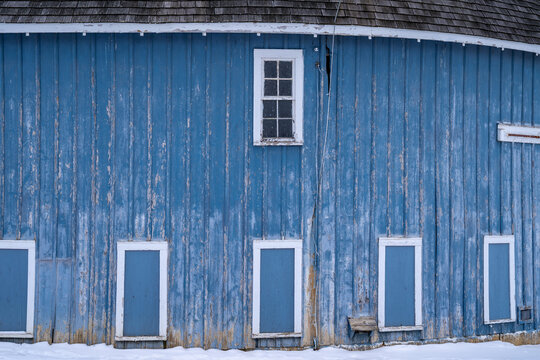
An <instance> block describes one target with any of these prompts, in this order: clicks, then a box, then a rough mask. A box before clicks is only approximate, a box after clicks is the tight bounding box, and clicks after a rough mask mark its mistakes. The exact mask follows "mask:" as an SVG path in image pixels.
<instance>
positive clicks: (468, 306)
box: [463, 46, 496, 336]
mask: <svg viewBox="0 0 540 360" xmlns="http://www.w3.org/2000/svg"><path fill="white" fill-rule="evenodd" d="M477 69H478V48H477V47H476V46H467V47H466V48H465V60H464V80H463V82H464V86H463V89H464V90H463V165H464V168H463V191H464V192H465V194H466V195H465V197H464V217H465V222H464V237H465V239H464V241H465V245H464V246H465V255H464V268H463V273H464V274H465V276H464V283H463V287H464V294H463V295H464V299H463V300H464V301H463V323H464V329H463V335H464V336H471V335H475V333H476V328H477V317H478V316H479V315H478V314H480V313H481V310H482V309H479V308H478V301H480V299H481V298H482V293H479V292H478V291H479V288H478V287H477V286H478V285H479V284H480V282H479V281H480V280H479V279H480V278H481V276H482V275H481V273H479V269H481V268H480V267H479V264H480V262H479V260H478V257H479V256H480V254H479V253H480V252H481V251H482V245H481V244H482V242H481V238H480V236H478V235H477V222H478V219H477V211H476V210H477V206H476V199H477V196H476V166H477V161H476V157H477V151H476V141H477V140H476V139H477V135H476V127H477V116H476V94H477V90H476V87H477V81H478V73H477ZM495 139H496V138H495ZM478 311H479V312H478Z"/></svg>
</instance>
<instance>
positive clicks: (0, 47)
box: [0, 36, 6, 239]
mask: <svg viewBox="0 0 540 360" xmlns="http://www.w3.org/2000/svg"><path fill="white" fill-rule="evenodd" d="M0 81H1V82H2V84H4V81H5V77H4V36H1V37H0ZM5 102H6V100H5V94H4V87H3V86H0V105H1V106H2V111H0V175H2V176H0V205H2V209H0V236H1V237H2V239H3V238H4V207H5V206H4V205H5V196H4V192H5V187H4V186H5V183H6V182H5V177H6V176H5V162H4V156H5V153H6V151H5V148H6V146H5V145H6V141H5V124H6V122H5V118H6V117H5V113H4V110H3V109H4V106H5Z"/></svg>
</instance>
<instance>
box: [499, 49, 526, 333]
mask: <svg viewBox="0 0 540 360" xmlns="http://www.w3.org/2000/svg"><path fill="white" fill-rule="evenodd" d="M512 58H513V59H512V87H511V90H512V105H513V106H512V111H511V116H512V123H513V124H521V123H522V120H523V117H522V116H523V113H522V111H523V110H522V107H523V53H522V52H520V51H512ZM523 150H524V144H521V143H512V165H511V173H512V189H511V194H512V230H513V234H514V237H515V239H516V241H515V272H516V284H515V285H516V294H515V296H516V305H517V306H522V305H523V252H522V251H523V247H522V243H523V215H524V214H523V208H522V206H523V203H522V197H523V175H524V174H523V172H522V161H523ZM503 328H504V330H506V331H511V330H516V329H517V330H523V326H522V325H516V324H511V325H510V324H508V325H503Z"/></svg>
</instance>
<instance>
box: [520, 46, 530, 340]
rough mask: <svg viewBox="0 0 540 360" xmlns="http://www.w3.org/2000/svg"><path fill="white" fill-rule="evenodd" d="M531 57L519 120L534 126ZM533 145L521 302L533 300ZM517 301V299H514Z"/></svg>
mask: <svg viewBox="0 0 540 360" xmlns="http://www.w3.org/2000/svg"><path fill="white" fill-rule="evenodd" d="M533 57H534V55H533V54H532V53H525V54H523V75H522V80H521V82H522V91H523V95H522V105H521V106H522V120H521V121H522V123H523V124H525V125H533V124H534V122H533V112H532V111H533V106H532V101H533V99H532V97H533V94H534V92H533ZM533 147H534V145H532V144H523V147H522V157H521V161H522V162H521V171H522V193H521V198H522V202H521V206H522V227H523V232H522V242H521V250H522V251H521V263H522V289H523V290H522V300H521V304H522V305H528V304H532V303H533V299H534V275H533V272H534V258H533V220H532V219H533V205H532V204H533V202H532V201H533V199H532V195H533ZM516 303H517V304H520V302H519V300H517V301H516ZM532 328H533V327H532V324H527V325H524V326H523V329H524V330H530V329H532Z"/></svg>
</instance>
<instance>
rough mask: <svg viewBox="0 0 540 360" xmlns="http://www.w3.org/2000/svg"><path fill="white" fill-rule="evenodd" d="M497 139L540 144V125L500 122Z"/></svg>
mask: <svg viewBox="0 0 540 360" xmlns="http://www.w3.org/2000/svg"><path fill="white" fill-rule="evenodd" d="M497 140H499V141H505V142H516V143H526V144H540V126H524V125H511V124H499V125H498V126H497Z"/></svg>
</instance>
